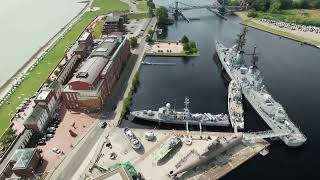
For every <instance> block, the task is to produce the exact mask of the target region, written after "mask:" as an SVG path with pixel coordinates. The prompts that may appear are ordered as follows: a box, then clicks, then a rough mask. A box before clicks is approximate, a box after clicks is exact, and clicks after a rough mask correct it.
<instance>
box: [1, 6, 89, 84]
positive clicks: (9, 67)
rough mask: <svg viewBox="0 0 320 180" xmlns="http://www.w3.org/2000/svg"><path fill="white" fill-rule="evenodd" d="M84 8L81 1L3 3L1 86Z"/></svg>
mask: <svg viewBox="0 0 320 180" xmlns="http://www.w3.org/2000/svg"><path fill="white" fill-rule="evenodd" d="M85 5H86V4H85V3H83V2H81V1H80V0H54V1H52V0H1V6H0V24H1V28H0V39H1V43H0V49H1V53H0V61H1V65H0V77H1V78H0V87H1V86H2V85H3V84H4V83H5V82H6V81H7V80H9V79H10V78H11V77H12V76H13V75H14V74H15V73H16V72H17V71H18V69H20V68H21V67H22V66H23V64H25V63H26V62H27V61H28V60H29V59H30V57H31V56H32V55H33V54H34V53H35V52H36V51H37V50H38V49H40V48H41V46H43V45H45V44H46V42H47V41H48V40H49V39H51V38H52V37H53V36H54V35H55V34H56V33H57V32H59V31H60V29H61V28H62V27H63V26H65V25H66V24H67V23H68V22H69V21H71V19H73V18H74V17H75V16H76V15H77V14H78V13H79V12H80V11H81V10H82V9H83V8H84V7H85Z"/></svg>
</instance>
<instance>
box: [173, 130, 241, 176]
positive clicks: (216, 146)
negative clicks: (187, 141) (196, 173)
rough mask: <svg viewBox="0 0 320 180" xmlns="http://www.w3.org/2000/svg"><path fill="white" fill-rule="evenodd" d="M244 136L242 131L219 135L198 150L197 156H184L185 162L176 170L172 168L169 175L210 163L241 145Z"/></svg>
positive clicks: (175, 174)
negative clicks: (226, 135)
mask: <svg viewBox="0 0 320 180" xmlns="http://www.w3.org/2000/svg"><path fill="white" fill-rule="evenodd" d="M242 138H243V135H242V133H235V134H233V135H232V136H231V137H220V136H219V137H216V138H215V139H212V140H210V141H209V142H208V145H207V146H206V147H205V148H204V149H203V150H202V151H201V152H197V156H192V157H183V158H182V159H184V160H183V161H184V164H183V165H182V166H179V167H178V168H176V169H174V170H171V171H170V172H169V176H170V177H173V178H175V177H177V176H178V175H179V174H182V173H185V172H187V171H190V170H192V169H194V168H195V167H199V166H200V165H203V164H208V161H210V160H212V159H213V158H215V157H217V156H218V155H220V154H222V153H224V152H225V151H227V150H230V149H231V148H233V147H235V146H237V145H239V144H240V143H241V142H242ZM187 156H188V155H187ZM176 167H177V166H176Z"/></svg>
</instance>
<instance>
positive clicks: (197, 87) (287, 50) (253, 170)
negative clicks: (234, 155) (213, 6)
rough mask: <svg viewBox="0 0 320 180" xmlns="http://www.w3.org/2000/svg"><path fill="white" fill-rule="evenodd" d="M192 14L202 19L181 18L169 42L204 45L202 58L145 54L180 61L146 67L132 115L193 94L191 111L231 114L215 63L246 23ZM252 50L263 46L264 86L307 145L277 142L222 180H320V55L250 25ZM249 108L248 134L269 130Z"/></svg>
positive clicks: (249, 47) (179, 102)
mask: <svg viewBox="0 0 320 180" xmlns="http://www.w3.org/2000/svg"><path fill="white" fill-rule="evenodd" d="M186 15H187V16H189V17H199V18H200V20H195V21H191V22H190V23H189V24H188V23H186V22H184V21H179V22H177V23H176V24H174V25H172V26H169V27H168V33H167V36H166V37H165V38H166V39H169V40H177V39H180V38H181V37H182V36H183V35H187V36H188V37H189V38H190V39H191V40H193V41H195V42H196V43H197V44H198V46H199V49H200V54H201V55H200V56H199V57H195V58H173V57H172V58H164V57H147V58H146V61H150V62H174V63H176V66H146V65H145V66H142V68H141V72H140V77H139V79H140V86H139V88H138V90H137V93H136V94H135V95H134V98H133V106H132V109H133V110H140V109H149V108H150V109H157V108H159V107H160V106H162V105H164V103H165V102H171V103H172V104H173V105H174V106H175V107H176V109H182V108H183V100H184V97H185V96H188V97H189V98H190V100H191V110H192V112H211V113H221V112H227V101H226V100H227V85H228V82H227V81H226V80H225V78H224V77H223V75H222V74H221V70H220V68H219V67H218V65H217V62H218V60H217V56H216V55H215V47H214V41H215V40H221V41H223V42H225V44H227V45H228V46H231V45H233V43H234V38H235V35H236V34H238V33H239V31H240V29H241V27H242V26H241V25H240V24H239V19H238V18H237V17H229V20H228V21H223V20H221V19H219V18H218V17H216V16H214V15H213V14H211V13H209V12H207V11H206V10H194V11H189V12H188V13H186ZM254 45H256V46H257V47H258V49H257V50H258V53H259V56H260V59H259V61H258V66H259V68H260V69H261V71H262V74H263V76H264V78H265V79H264V81H265V84H266V85H267V87H268V89H269V91H270V92H271V93H272V95H273V96H274V97H275V99H277V100H279V101H280V102H281V104H283V106H284V107H285V109H286V110H287V112H288V114H289V116H290V117H291V118H292V120H293V121H294V122H295V123H296V124H298V125H299V126H300V129H301V130H302V131H303V132H304V133H305V134H306V136H307V137H308V141H307V143H306V144H305V145H304V146H302V147H300V148H297V149H292V148H288V147H286V146H285V145H284V144H283V143H282V142H281V141H278V142H271V143H272V145H271V147H270V148H269V149H270V153H269V154H268V155H267V156H266V157H262V156H260V155H257V156H256V157H254V158H253V159H251V160H250V161H248V162H246V163H245V164H244V165H242V166H240V167H239V168H237V169H236V170H234V171H232V172H231V173H230V174H228V175H227V176H225V177H224V179H311V178H314V179H319V178H320V175H319V173H318V172H317V169H318V165H319V162H320V157H319V154H318V153H319V152H320V131H319V129H320V123H319V118H318V117H319V115H318V113H319V110H320V103H319V102H320V95H319V93H320V80H319V79H318V78H319V77H320V71H319V68H320V50H319V49H317V48H314V47H310V46H301V45H300V43H298V42H295V41H291V40H288V39H285V38H281V39H280V38H279V37H278V36H274V35H271V34H269V33H265V32H261V31H258V30H255V29H252V28H249V32H248V36H247V52H248V53H250V51H252V49H253V46H254ZM245 111H246V112H245V121H246V131H256V130H267V129H268V127H267V126H266V124H265V123H264V122H263V121H262V120H261V119H260V118H259V117H258V116H257V114H256V113H255V112H254V110H253V109H252V108H251V107H250V105H248V104H247V103H246V102H245ZM122 126H130V127H136V128H139V127H150V128H153V127H154V126H156V125H155V124H153V123H142V122H136V121H133V122H131V121H123V123H122ZM162 128H168V129H172V128H173V127H172V126H165V127H162ZM175 128H176V129H182V128H183V127H175ZM195 129H196V128H195ZM206 130H211V129H210V128H206ZM220 130H221V129H220ZM228 130H229V131H231V129H228Z"/></svg>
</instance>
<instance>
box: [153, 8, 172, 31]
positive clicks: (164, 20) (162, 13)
mask: <svg viewBox="0 0 320 180" xmlns="http://www.w3.org/2000/svg"><path fill="white" fill-rule="evenodd" d="M156 16H157V18H158V25H160V26H164V25H166V24H168V21H169V15H168V9H167V8H166V7H164V6H160V7H159V8H157V12H156Z"/></svg>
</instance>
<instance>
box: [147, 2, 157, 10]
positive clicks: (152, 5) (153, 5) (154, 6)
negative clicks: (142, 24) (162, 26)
mask: <svg viewBox="0 0 320 180" xmlns="http://www.w3.org/2000/svg"><path fill="white" fill-rule="evenodd" d="M148 6H149V7H150V8H151V9H155V8H156V5H155V4H154V2H151V3H149V5H148Z"/></svg>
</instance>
